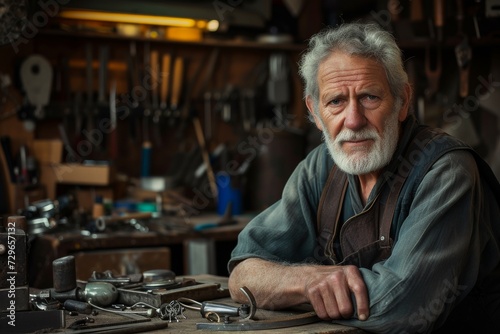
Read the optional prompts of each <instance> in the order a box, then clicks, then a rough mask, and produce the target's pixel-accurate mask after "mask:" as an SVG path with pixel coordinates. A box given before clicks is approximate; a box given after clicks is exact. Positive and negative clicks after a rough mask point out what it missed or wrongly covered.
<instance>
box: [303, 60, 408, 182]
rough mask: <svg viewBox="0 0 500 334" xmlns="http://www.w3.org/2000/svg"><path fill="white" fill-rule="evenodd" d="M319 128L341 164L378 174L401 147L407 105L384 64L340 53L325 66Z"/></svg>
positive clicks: (321, 78)
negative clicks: (394, 93) (394, 89)
mask: <svg viewBox="0 0 500 334" xmlns="http://www.w3.org/2000/svg"><path fill="white" fill-rule="evenodd" d="M318 85H319V104H318V109H319V117H318V115H316V114H315V113H314V112H312V110H313V108H314V106H313V102H312V99H311V98H309V97H308V98H307V99H306V103H307V106H308V108H309V110H310V111H311V112H312V114H313V117H314V120H315V123H316V126H317V127H318V128H319V129H320V130H321V131H323V136H324V139H325V142H326V144H327V146H328V149H329V152H330V154H331V155H332V158H333V159H334V161H335V163H336V164H337V165H338V166H339V168H341V169H342V170H344V171H345V172H347V173H349V174H356V175H363V174H368V173H371V172H376V171H378V170H380V169H381V168H383V167H384V166H385V165H387V164H388V163H389V161H390V160H391V157H392V155H393V154H394V151H395V149H396V146H397V142H398V137H399V127H400V122H402V121H403V120H404V119H405V118H406V116H407V110H408V108H407V103H405V102H406V100H405V101H402V102H403V103H396V100H395V98H394V97H393V96H392V94H391V91H390V87H389V84H388V82H387V78H386V74H385V71H384V68H383V67H382V65H380V64H379V63H377V62H376V61H375V60H373V59H370V58H364V57H360V56H351V55H348V54H345V53H343V52H334V53H332V54H331V55H330V56H329V57H328V58H326V59H325V60H324V61H323V62H322V63H321V64H320V66H319V71H318Z"/></svg>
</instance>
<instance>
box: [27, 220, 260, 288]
mask: <svg viewBox="0 0 500 334" xmlns="http://www.w3.org/2000/svg"><path fill="white" fill-rule="evenodd" d="M219 218H220V217H218V216H217V215H205V216H203V217H197V218H192V219H190V224H192V225H196V224H201V223H206V222H207V221H215V220H216V219H219ZM235 218H236V219H237V223H236V224H234V225H227V226H220V227H215V228H210V229H205V230H202V231H195V230H193V229H192V228H184V229H158V228H156V229H151V230H150V231H149V232H120V231H116V232H109V233H94V234H82V233H79V232H67V233H56V234H41V235H38V236H36V238H35V240H34V241H33V242H32V244H31V247H30V252H29V281H30V287H34V288H48V287H50V286H52V261H54V260H55V259H57V258H60V257H63V256H67V255H74V256H75V258H76V260H77V279H80V280H86V279H88V277H89V276H90V274H91V273H92V271H104V270H108V269H116V268H111V266H115V267H117V266H124V265H128V266H132V267H136V268H132V270H133V269H136V270H139V271H140V272H143V271H146V270H150V269H171V270H173V271H174V272H175V273H176V274H177V275H186V274H192V273H191V272H189V270H188V269H189V248H188V246H189V245H190V243H192V242H193V241H208V242H210V243H213V244H214V247H215V250H214V252H215V254H213V257H214V258H215V260H216V263H215V264H214V266H215V268H213V271H214V272H203V274H205V273H206V274H217V275H222V276H224V275H227V269H226V265H227V262H228V260H229V256H230V253H231V250H232V249H233V248H234V246H235V245H236V241H237V238H238V234H239V233H240V231H241V230H242V229H243V227H245V225H246V224H247V223H248V221H249V220H250V218H251V216H250V215H249V216H235ZM204 256H207V254H206V253H201V254H200V255H198V257H204ZM120 262H127V263H126V264H120ZM122 269H123V268H122ZM128 269H130V268H128ZM117 273H118V274H125V273H124V272H121V273H120V272H117ZM130 273H131V272H127V274H130ZM198 274H201V273H198Z"/></svg>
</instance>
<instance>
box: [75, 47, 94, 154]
mask: <svg viewBox="0 0 500 334" xmlns="http://www.w3.org/2000/svg"><path fill="white" fill-rule="evenodd" d="M85 60H86V65H85V76H86V95H87V101H86V103H85V122H84V123H85V124H82V125H83V126H84V127H85V128H86V130H87V131H88V132H89V133H90V132H91V131H92V129H94V127H95V126H94V105H93V101H94V68H93V55H92V44H90V43H87V44H86V45H85ZM83 130H84V129H83V128H82V129H78V130H77V131H79V132H80V133H79V140H78V141H81V140H83ZM77 145H78V143H77Z"/></svg>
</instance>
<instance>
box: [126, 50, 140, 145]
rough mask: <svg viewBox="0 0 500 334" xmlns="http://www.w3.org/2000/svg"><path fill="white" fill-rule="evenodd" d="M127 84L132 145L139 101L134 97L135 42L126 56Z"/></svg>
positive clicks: (136, 130) (135, 132)
mask: <svg viewBox="0 0 500 334" xmlns="http://www.w3.org/2000/svg"><path fill="white" fill-rule="evenodd" d="M127 65H128V73H127V82H128V94H129V99H130V103H129V105H128V108H129V113H128V115H127V116H128V124H129V134H130V139H131V140H132V143H137V133H138V132H139V131H138V127H139V122H138V116H139V101H137V97H136V96H135V89H136V88H138V87H139V78H138V69H137V50H136V44H135V42H130V49H129V52H128V54H127Z"/></svg>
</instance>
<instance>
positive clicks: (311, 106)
mask: <svg viewBox="0 0 500 334" xmlns="http://www.w3.org/2000/svg"><path fill="white" fill-rule="evenodd" d="M306 106H307V110H309V113H310V114H311V116H312V118H313V119H314V123H315V124H316V127H317V128H318V129H319V130H320V131H323V126H322V125H321V122H320V120H319V119H318V115H316V113H315V112H314V102H313V99H312V98H311V95H307V97H306Z"/></svg>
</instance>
